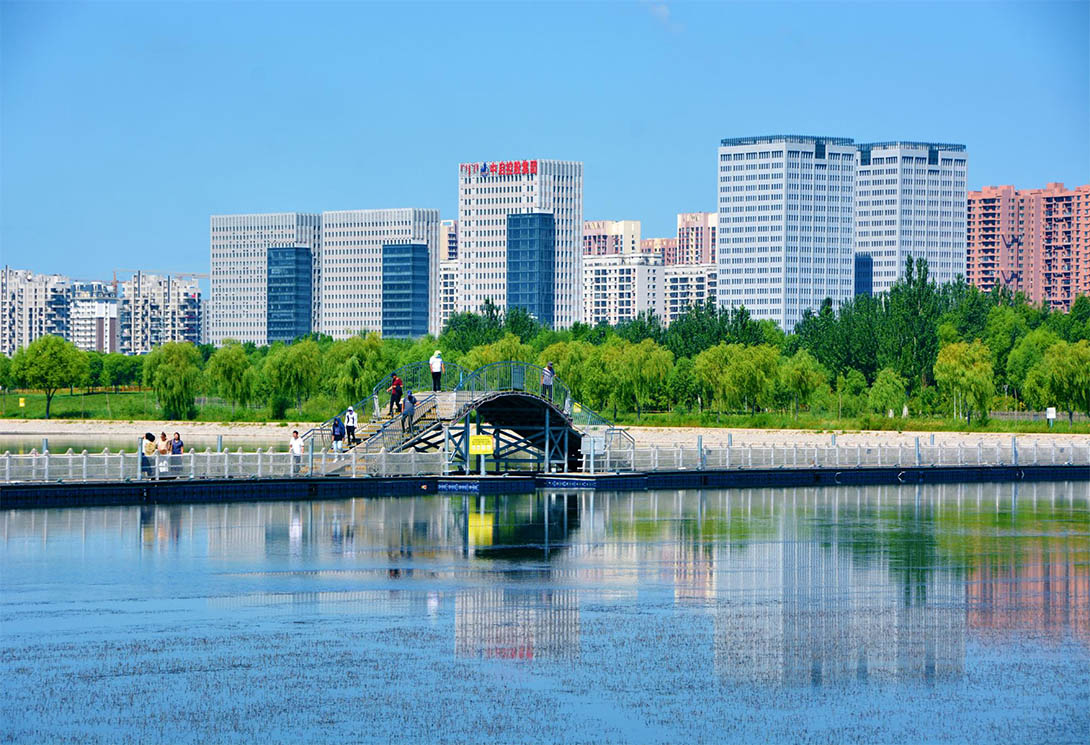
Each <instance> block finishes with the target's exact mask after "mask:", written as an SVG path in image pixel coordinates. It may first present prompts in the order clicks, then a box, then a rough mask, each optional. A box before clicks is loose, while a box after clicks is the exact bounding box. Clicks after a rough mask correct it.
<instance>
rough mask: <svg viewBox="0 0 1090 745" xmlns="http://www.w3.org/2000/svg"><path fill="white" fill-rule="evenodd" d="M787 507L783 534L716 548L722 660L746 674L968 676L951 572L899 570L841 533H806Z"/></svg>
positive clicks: (776, 678)
mask: <svg viewBox="0 0 1090 745" xmlns="http://www.w3.org/2000/svg"><path fill="white" fill-rule="evenodd" d="M803 519H804V518H803V517H801V516H799V515H797V513H795V512H786V513H784V514H783V515H781V517H780V520H781V525H782V532H781V534H780V540H779V541H777V542H763V541H762V542H754V543H748V544H744V545H742V546H741V547H737V546H734V547H730V546H728V547H726V549H725V551H726V553H725V554H724V553H720V555H719V556H718V557H717V581H718V594H719V604H718V606H717V610H716V619H715V665H716V670H717V671H718V672H719V674H720V675H723V676H725V677H727V678H730V679H732V680H736V681H742V682H790V683H801V682H809V683H815V684H817V683H822V682H830V681H835V680H847V679H852V678H878V679H905V678H926V679H930V678H938V677H944V676H952V675H960V674H961V673H962V672H963V669H964V659H965V637H966V625H965V611H964V585H963V584H962V582H961V581H960V580H959V579H958V578H957V576H956V575H955V574H953V573H952V572H949V571H929V570H927V569H926V568H919V569H918V573H911V572H910V573H907V574H901V573H900V571H901V570H898V571H897V572H895V573H891V567H890V566H889V562H888V560H886V559H884V558H882V557H881V556H879V555H874V556H871V557H868V558H867V559H866V560H865V561H859V558H858V557H855V556H853V555H852V554H851V553H850V551H848V550H847V546H844V545H840V543H839V541H838V540H837V539H836V538H835V537H833V538H832V539H831V540H830V541H829V542H827V543H824V544H823V543H822V542H819V541H816V540H813V537H812V536H799V534H798V533H799V531H798V522H797V521H801V520H803Z"/></svg>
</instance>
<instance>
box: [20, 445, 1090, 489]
mask: <svg viewBox="0 0 1090 745" xmlns="http://www.w3.org/2000/svg"><path fill="white" fill-rule="evenodd" d="M447 455H448V454H447V453H444V452H443V451H442V450H437V451H434V452H422V453H420V452H416V451H408V452H403V453H388V452H378V453H365V452H362V451H360V450H359V449H356V450H353V451H351V452H347V453H334V452H332V451H328V450H323V451H320V452H312V453H310V452H308V453H307V454H305V455H301V456H293V455H291V454H290V453H283V452H272V451H262V450H261V449H258V450H257V451H254V452H243V451H242V450H241V449H239V450H237V451H234V452H232V451H227V450H224V451H219V452H212V451H210V450H205V451H204V452H196V451H193V450H191V451H190V452H188V453H183V454H181V455H154V456H150V457H145V456H143V455H141V454H140V453H123V452H116V453H111V452H109V451H106V450H104V451H102V452H101V453H88V452H87V451H83V452H81V453H75V452H73V451H71V450H69V451H68V452H66V453H50V452H48V451H47V452H44V453H38V452H35V451H31V452H30V453H29V454H27V455H13V454H11V453H10V452H8V453H4V454H3V455H0V483H16V482H28V481H37V482H94V481H137V480H160V479H254V478H257V479H260V478H291V477H299V478H305V477H317V476H342V477H349V478H352V477H365V476H425V475H431V476H437V475H442V474H445V473H447V472H448V471H449V468H450V464H449V462H448V457H447ZM1039 465H1067V466H1070V465H1077V466H1087V467H1090V442H1087V443H1081V442H1056V441H1049V442H1041V441H1040V440H1033V441H1032V442H1018V441H1017V439H1012V440H1011V441H1010V442H1005V443H995V442H993V443H987V444H985V443H983V442H978V443H964V444H957V445H922V444H921V445H913V444H900V445H880V444H874V445H839V444H829V445H822V446H813V445H760V444H747V445H738V446H721V447H703V448H700V447H695V446H693V447H684V446H676V447H635V446H632V445H629V446H622V447H608V448H605V449H603V450H597V451H596V450H595V449H594V446H593V445H591V447H590V448H589V449H586V450H584V452H583V462H582V470H583V472H584V473H587V474H595V473H620V472H628V473H631V472H646V473H650V472H655V471H681V470H736V469H753V468H840V469H852V468H880V467H890V468H894V467H896V468H906V467H928V466H1039Z"/></svg>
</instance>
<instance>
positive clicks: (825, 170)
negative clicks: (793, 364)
mask: <svg viewBox="0 0 1090 745" xmlns="http://www.w3.org/2000/svg"><path fill="white" fill-rule="evenodd" d="M855 161H856V147H855V145H854V144H853V143H852V140H850V139H847V138H842V137H809V136H801V135H769V136H767V137H740V138H734V139H725V140H723V141H722V146H721V147H720V148H719V154H718V166H719V167H718V173H719V231H718V243H719V249H718V261H717V263H718V265H719V272H718V277H717V280H718V295H719V302H720V304H722V305H724V306H728V307H737V306H739V305H745V307H746V309H747V310H749V312H750V313H751V314H752V315H753V317H755V318H758V319H763V318H768V319H772V320H774V321H776V322H777V323H778V324H780V326H781V327H782V328H783V329H784V330H787V331H790V330H791V329H793V328H794V326H795V324H796V323H797V322H798V320H799V319H800V318H801V317H802V314H803V311H805V310H806V309H807V308H813V309H817V308H819V307H820V306H821V303H822V301H823V300H824V299H825V298H827V297H828V298H832V300H833V302H835V303H839V302H842V301H844V300H846V299H848V298H850V297H852V294H853V277H854V260H853V252H852V230H853V225H852V198H853V193H854V177H855Z"/></svg>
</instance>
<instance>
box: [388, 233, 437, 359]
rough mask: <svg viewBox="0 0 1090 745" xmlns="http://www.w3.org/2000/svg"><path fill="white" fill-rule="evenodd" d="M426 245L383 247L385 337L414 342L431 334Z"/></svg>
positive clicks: (392, 244)
mask: <svg viewBox="0 0 1090 745" xmlns="http://www.w3.org/2000/svg"><path fill="white" fill-rule="evenodd" d="M433 253H434V251H432V250H431V249H430V248H429V246H428V244H427V243H423V242H419V243H384V244H383V245H382V336H383V337H384V338H390V339H414V338H416V337H419V336H423V335H424V334H426V333H428V323H429V318H430V315H429V294H430V286H431V283H432V282H431V279H432V278H431V271H430V269H429V266H430V257H431V254H433Z"/></svg>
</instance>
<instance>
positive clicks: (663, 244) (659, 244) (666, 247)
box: [640, 238, 677, 264]
mask: <svg viewBox="0 0 1090 745" xmlns="http://www.w3.org/2000/svg"><path fill="white" fill-rule="evenodd" d="M640 253H642V254H656V255H658V256H661V257H662V263H663V264H676V263H677V238H644V239H643V240H642V241H640Z"/></svg>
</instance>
